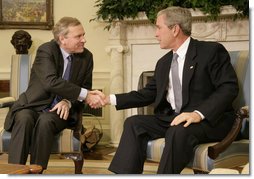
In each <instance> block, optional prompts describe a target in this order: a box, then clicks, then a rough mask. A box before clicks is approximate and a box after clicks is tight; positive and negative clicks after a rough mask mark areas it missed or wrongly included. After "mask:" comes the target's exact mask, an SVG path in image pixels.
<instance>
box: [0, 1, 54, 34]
mask: <svg viewBox="0 0 254 179" xmlns="http://www.w3.org/2000/svg"><path fill="white" fill-rule="evenodd" d="M53 25H54V21H53V0H0V28H1V29H47V30H49V29H52V27H53Z"/></svg>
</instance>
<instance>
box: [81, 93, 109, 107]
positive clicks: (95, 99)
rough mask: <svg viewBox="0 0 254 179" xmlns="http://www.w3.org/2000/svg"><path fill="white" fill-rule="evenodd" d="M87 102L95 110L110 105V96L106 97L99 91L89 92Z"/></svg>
mask: <svg viewBox="0 0 254 179" xmlns="http://www.w3.org/2000/svg"><path fill="white" fill-rule="evenodd" d="M85 102H86V103H87V104H88V105H89V106H90V107H91V108H93V109H97V108H101V107H103V106H105V105H107V104H110V102H109V96H106V95H105V94H103V93H102V92H101V91H99V90H93V91H88V93H87V97H86V100H85Z"/></svg>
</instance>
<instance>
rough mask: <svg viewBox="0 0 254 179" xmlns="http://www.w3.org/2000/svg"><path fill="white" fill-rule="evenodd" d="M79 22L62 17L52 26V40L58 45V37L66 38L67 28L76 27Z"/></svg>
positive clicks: (71, 18)
mask: <svg viewBox="0 0 254 179" xmlns="http://www.w3.org/2000/svg"><path fill="white" fill-rule="evenodd" d="M80 24H81V22H80V21H79V20H78V19H76V18H73V17H63V18H61V19H60V20H59V21H58V22H57V23H56V24H55V26H54V28H53V30H52V32H53V35H54V39H55V40H56V41H57V43H59V36H60V35H63V36H66V35H67V34H68V33H69V29H68V27H69V26H78V25H80Z"/></svg>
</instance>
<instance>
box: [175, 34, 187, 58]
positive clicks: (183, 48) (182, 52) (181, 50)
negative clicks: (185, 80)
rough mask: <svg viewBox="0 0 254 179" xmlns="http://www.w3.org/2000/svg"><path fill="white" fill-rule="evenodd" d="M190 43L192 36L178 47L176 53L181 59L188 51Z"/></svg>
mask: <svg viewBox="0 0 254 179" xmlns="http://www.w3.org/2000/svg"><path fill="white" fill-rule="evenodd" d="M189 44H190V37H188V38H187V39H186V40H185V41H184V43H183V44H182V45H181V46H180V47H179V48H178V49H177V51H176V53H177V54H178V56H179V57H180V58H181V59H184V58H185V55H186V53H187V50H188V47H189Z"/></svg>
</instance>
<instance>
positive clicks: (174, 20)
mask: <svg viewBox="0 0 254 179" xmlns="http://www.w3.org/2000/svg"><path fill="white" fill-rule="evenodd" d="M160 15H165V17H166V22H165V23H166V25H167V26H168V27H170V26H172V25H176V24H178V25H179V26H180V28H181V29H182V31H183V33H184V34H185V35H188V36H190V35H191V26H192V16H191V12H190V11H189V10H188V9H186V8H182V7H178V6H171V7H168V8H166V9H163V10H161V11H159V12H158V14H157V17H158V16H160Z"/></svg>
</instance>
